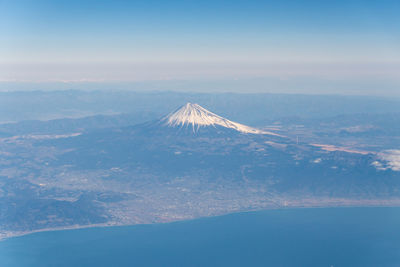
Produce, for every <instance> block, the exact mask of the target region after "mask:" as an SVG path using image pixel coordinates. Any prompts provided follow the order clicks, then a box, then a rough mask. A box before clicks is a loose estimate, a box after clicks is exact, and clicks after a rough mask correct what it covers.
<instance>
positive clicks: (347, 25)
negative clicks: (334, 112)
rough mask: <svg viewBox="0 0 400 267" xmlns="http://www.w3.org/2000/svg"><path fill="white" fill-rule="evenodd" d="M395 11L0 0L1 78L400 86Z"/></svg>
mask: <svg viewBox="0 0 400 267" xmlns="http://www.w3.org/2000/svg"><path fill="white" fill-rule="evenodd" d="M398 14H400V1H385V0H380V1H372V0H364V1H360V0H357V1H352V0H346V1H345V0H338V1H298V0H297V1H235V0H232V1H218V0H214V1H207V0H205V1H173V0H171V1H154V0H148V1H119V0H117V1H116V0H114V1H83V0H81V1H75V0H69V1H63V0H58V1H43V0H30V1H29V0H25V1H22V0H12V1H11V0H10V1H4V0H3V1H2V0H0V31H1V33H2V34H1V35H0V81H3V82H10V81H11V82H57V81H62V82H82V81H85V82H92V81H93V82H121V81H123V82H127V81H152V80H156V81H159V80H215V79H217V80H237V79H260V78H271V79H280V80H282V81H284V80H288V79H289V80H291V83H293V79H301V80H302V81H304V79H306V80H307V79H309V80H310V81H312V80H313V79H317V80H321V79H322V80H325V81H326V82H327V83H328V82H329V81H332V80H334V81H336V82H337V81H346V80H348V81H349V84H350V82H351V84H354V82H357V81H359V82H360V83H362V82H364V83H371V82H373V83H377V84H379V81H382V82H383V83H384V84H385V86H386V87H387V88H391V89H390V90H391V92H393V91H394V92H395V91H396V88H399V87H398V86H399V84H400V81H399V79H400V78H399V76H400V73H399V70H400V16H399V15H398ZM266 80H268V79H266ZM360 85H361V84H360ZM322 87H323V86H322ZM386 87H385V88H386ZM263 88H264V89H265V90H267V89H268V83H266V84H265V85H264V86H263ZM264 89H263V90H264ZM329 90H331V89H329ZM369 90H372V89H369ZM399 90H400V89H399ZM367 93H368V92H367Z"/></svg>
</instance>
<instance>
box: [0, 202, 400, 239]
mask: <svg viewBox="0 0 400 267" xmlns="http://www.w3.org/2000/svg"><path fill="white" fill-rule="evenodd" d="M335 200H336V201H335ZM313 202H314V205H307V204H310V203H307V202H305V203H303V205H291V204H293V203H288V204H286V205H282V206H271V207H263V208H254V209H243V210H237V211H227V212H224V213H219V214H213V215H206V216H198V217H191V218H187V219H174V218H170V219H166V218H163V219H162V220H159V221H157V222H154V221H153V222H150V221H149V222H138V223H128V224H126V223H118V222H112V221H111V222H107V223H100V224H87V225H70V226H61V227H54V228H42V229H36V230H30V231H7V230H0V242H3V241H6V240H9V239H11V238H15V237H22V236H26V235H31V234H35V233H40V232H53V231H64V230H79V229H86V228H104V227H114V226H134V225H152V224H166V223H174V222H184V221H191V220H196V219H202V218H212V217H219V216H225V215H230V214H236V213H246V212H258V211H268V210H285V209H324V208H400V199H393V200H368V201H366V200H363V201H360V200H352V201H350V200H349V202H347V203H341V204H338V202H337V199H331V203H330V204H331V205H326V204H327V203H323V202H321V203H320V205H315V199H314V200H313ZM324 204H325V205H324Z"/></svg>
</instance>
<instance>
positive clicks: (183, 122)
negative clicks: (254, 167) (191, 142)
mask: <svg viewBox="0 0 400 267" xmlns="http://www.w3.org/2000/svg"><path fill="white" fill-rule="evenodd" d="M162 121H163V122H164V123H165V125H167V126H170V127H184V126H189V127H192V129H193V131H194V132H196V131H198V130H199V129H200V127H204V126H214V127H215V126H217V125H218V126H222V127H225V128H230V129H234V130H236V131H239V132H242V133H252V134H269V135H276V136H280V135H278V134H275V133H272V132H267V131H262V130H259V129H256V128H253V127H250V126H246V125H243V124H240V123H237V122H233V121H230V120H228V119H225V118H223V117H221V116H218V115H217V114H214V113H212V112H210V111H208V110H206V109H205V108H203V107H201V106H200V105H198V104H192V103H187V104H186V105H184V106H182V107H181V108H179V109H178V110H176V111H175V112H173V113H171V114H169V115H167V116H166V117H164V118H163V119H162Z"/></svg>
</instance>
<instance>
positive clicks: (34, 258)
mask: <svg viewBox="0 0 400 267" xmlns="http://www.w3.org/2000/svg"><path fill="white" fill-rule="evenodd" d="M0 266H2V267H3V266H7V267H14V266H18V267H20V266H35V267H36V266H40V267H41V266H68V267H70V266H73V267H79V266H96V267H97V266H328V267H329V266H400V208H323V209H283V210H267V211H258V212H247V213H237V214H231V215H226V216H219V217H213V218H204V219H197V220H192V221H183V222H176V223H168V224H153V225H136V226H124V227H108V228H87V229H79V230H65V231H50V232H41V233H35V234H31V235H26V236H22V237H15V238H11V239H8V240H5V241H2V242H0Z"/></svg>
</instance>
